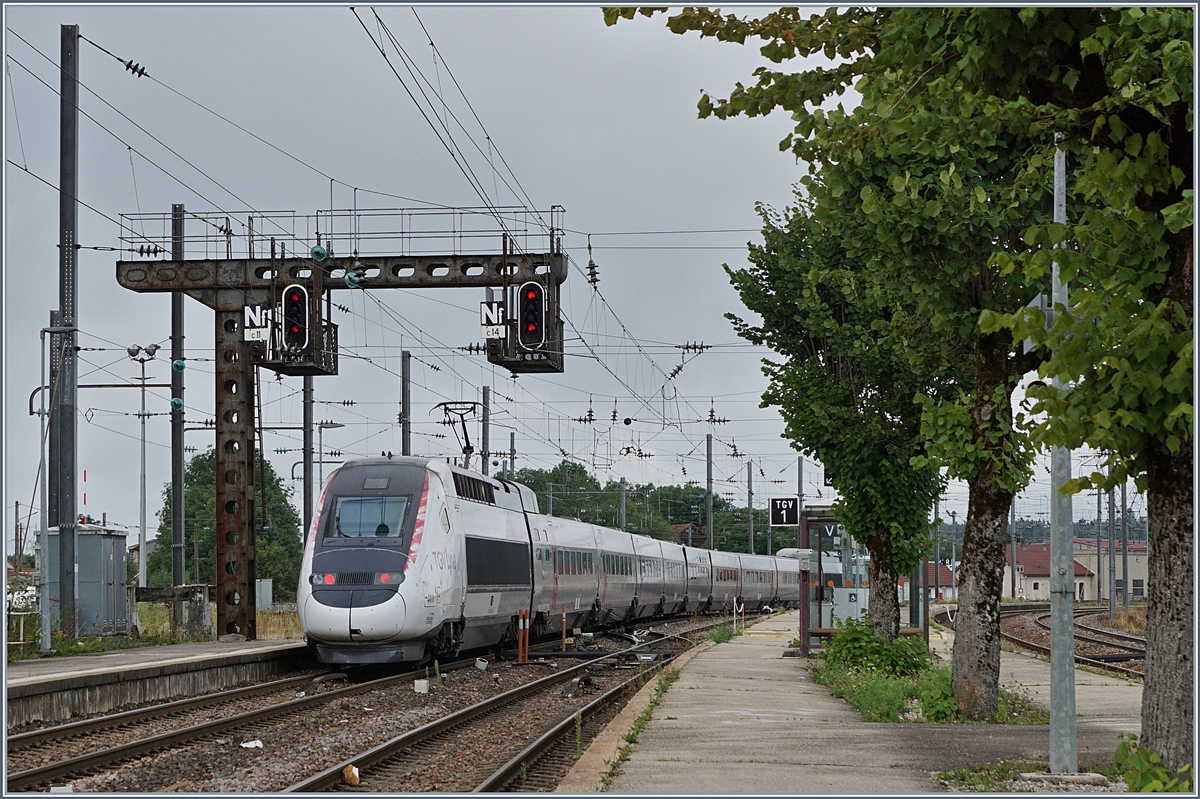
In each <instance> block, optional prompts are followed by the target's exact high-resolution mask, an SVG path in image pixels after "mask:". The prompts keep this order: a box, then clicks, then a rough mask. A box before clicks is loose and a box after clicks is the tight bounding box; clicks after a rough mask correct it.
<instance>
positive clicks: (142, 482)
mask: <svg viewBox="0 0 1200 799" xmlns="http://www.w3.org/2000/svg"><path fill="white" fill-rule="evenodd" d="M126 352H128V353H129V357H130V358H131V359H133V360H135V361H137V362H138V364H139V365H141V367H142V378H141V380H142V409H141V410H140V411H138V418H139V419H141V421H142V472H141V476H140V478H139V486H138V494H139V498H140V504H139V508H138V587H139V588H145V587H146V416H147V414H146V361H151V360H154V353H156V352H158V345H157V344H147V345H146V346H145V347H139V346H138V345H137V344H134V345H132V346H131V347H129V349H127V350H126ZM143 355H144V356H145V357H142V356H143Z"/></svg>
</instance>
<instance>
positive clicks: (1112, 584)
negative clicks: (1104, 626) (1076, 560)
mask: <svg viewBox="0 0 1200 799" xmlns="http://www.w3.org/2000/svg"><path fill="white" fill-rule="evenodd" d="M1115 504H1116V495H1115V494H1114V493H1113V490H1112V489H1111V488H1110V489H1108V618H1110V619H1111V618H1113V617H1115V616H1116V615H1117V559H1116V558H1115V557H1114V556H1115V555H1116V554H1117V524H1116V519H1114V518H1113V515H1114V514H1115V512H1116V507H1115Z"/></svg>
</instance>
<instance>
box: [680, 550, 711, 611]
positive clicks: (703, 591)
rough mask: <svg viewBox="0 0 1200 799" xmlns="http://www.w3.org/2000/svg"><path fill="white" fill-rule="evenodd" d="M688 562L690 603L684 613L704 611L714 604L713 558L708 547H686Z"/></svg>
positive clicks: (685, 552)
mask: <svg viewBox="0 0 1200 799" xmlns="http://www.w3.org/2000/svg"><path fill="white" fill-rule="evenodd" d="M683 557H684V560H685V561H686V562H687V581H688V590H687V595H688V604H687V607H685V608H684V609H683V612H684V613H704V612H705V611H707V610H708V608H709V606H710V605H711V604H712V586H713V584H712V558H711V557H710V555H709V552H708V550H706V549H697V548H696V547H684V548H683Z"/></svg>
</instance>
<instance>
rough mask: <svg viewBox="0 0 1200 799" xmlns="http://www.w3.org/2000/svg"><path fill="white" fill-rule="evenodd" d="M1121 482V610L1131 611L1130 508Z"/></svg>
mask: <svg viewBox="0 0 1200 799" xmlns="http://www.w3.org/2000/svg"><path fill="white" fill-rule="evenodd" d="M1126 482H1127V481H1125V480H1122V481H1121V584H1122V585H1124V586H1125V590H1124V591H1122V592H1121V609H1122V610H1129V506H1128V505H1126V504H1125V483H1126Z"/></svg>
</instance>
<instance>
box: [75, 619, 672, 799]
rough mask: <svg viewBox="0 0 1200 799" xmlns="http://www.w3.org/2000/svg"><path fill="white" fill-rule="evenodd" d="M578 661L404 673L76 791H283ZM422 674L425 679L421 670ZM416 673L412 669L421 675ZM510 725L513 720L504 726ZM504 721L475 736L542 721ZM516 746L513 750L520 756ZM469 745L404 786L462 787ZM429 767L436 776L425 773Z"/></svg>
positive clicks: (537, 714)
mask: <svg viewBox="0 0 1200 799" xmlns="http://www.w3.org/2000/svg"><path fill="white" fill-rule="evenodd" d="M682 626H684V625H682V624H676V625H673V627H682ZM656 628H658V629H660V630H661V629H663V625H656ZM626 645H627V644H623V643H621V642H617V641H614V640H612V639H608V640H606V639H603V638H601V637H597V639H596V647H597V648H603V649H605V650H609V649H612V648H624V647H625V646H626ZM651 648H653V649H656V650H661V649H681V648H683V643H682V642H678V643H676V644H670V645H669V644H668V643H667V642H665V641H664V642H662V643H661V644H654V645H652V647H651ZM534 654H535V656H536V654H537V653H534ZM578 663H579V661H578V660H570V659H561V660H551V661H546V662H545V663H541V664H539V663H533V664H528V665H517V664H515V663H507V662H498V661H491V662H490V663H489V667H488V669H487V671H486V672H484V671H480V670H479V669H476V668H470V667H468V668H464V669H459V670H457V671H453V672H448V673H445V674H443V675H442V677H443V685H442V687H441V688H437V687H434V686H433V685H432V683H433V682H434V681H433V675H432V674H431V675H430V679H431V689H432V690H431V692H430V693H428V694H418V693H416V692H415V691H414V689H413V687H412V683H411V682H409V681H407V680H404V681H401V682H400V683H398V684H395V685H393V686H390V687H389V688H387V689H380V690H378V691H372V692H369V693H365V694H359V695H356V696H353V697H348V698H346V699H343V700H335V701H334V702H332V703H330V704H327V705H322V706H320V707H319V708H314V709H312V710H310V711H307V712H304V713H300V714H296V715H293V716H289V717H285V718H280V719H274V720H272V721H269V722H265V723H263V724H260V725H256V726H254V727H247V728H243V729H240V730H237V731H236V733H235V732H230V733H226V734H222V735H218V736H213V737H211V738H209V739H207V740H204V741H201V742H197V743H192V744H190V745H187V746H181V747H177V748H174V749H171V750H168V751H161V752H157V753H154V754H152V755H148V756H146V757H143V758H139V759H138V760H136V761H131V762H128V763H125V764H123V765H121V766H118V767H117V768H115V769H112V770H108V771H106V772H104V773H101V774H96V775H93V776H89V777H82V778H79V779H76V780H75V781H74V782H73V783H72V788H73V790H75V791H105V792H118V793H121V792H172V791H213V792H232V791H236V792H245V791H251V792H260V791H261V792H267V791H278V790H281V789H283V788H286V787H288V786H289V785H293V784H295V783H296V782H299V781H300V780H302V779H304V778H305V777H307V776H310V775H312V774H315V773H317V772H319V771H322V770H324V769H325V768H328V767H330V766H332V765H334V764H336V763H338V762H341V761H342V760H345V759H347V758H350V757H352V756H354V755H356V754H358V753H360V752H362V751H365V750H367V749H369V748H371V747H373V746H376V745H378V744H380V743H383V742H384V741H387V740H389V739H391V738H394V737H396V736H397V735H400V734H402V733H404V732H407V731H408V730H411V729H415V728H416V727H419V726H421V725H423V724H427V723H429V722H431V721H434V720H436V719H438V718H441V717H443V716H445V715H447V714H449V713H453V712H455V711H458V710H461V709H462V708H464V707H468V706H470V705H473V704H476V703H478V702H481V701H483V700H484V699H487V698H490V697H491V696H494V695H496V694H498V693H502V692H504V691H509V690H512V689H513V688H516V687H518V686H519V685H523V684H525V683H527V682H530V681H532V680H536V679H540V678H542V677H544V676H546V675H548V674H551V673H552V672H553V671H554V670H557V669H564V668H569V667H570V666H574V665H577V664H578ZM615 673H616V675H617V676H614V677H613V678H612V679H611V680H609V679H601V678H600V676H599V675H597V676H595V677H594V678H593V679H594V680H595V683H596V684H595V685H594V686H593V688H592V689H590V690H589V691H588V692H587V694H588V695H582V696H580V697H576V698H574V699H569V700H568V699H564V698H562V697H561V688H559V689H556V690H552V691H551V692H549V696H548V697H546V698H545V699H544V700H543V701H542V702H541V704H540V705H539V709H537V710H535V711H533V713H534V715H533V717H534V718H538V719H553V720H554V721H557V720H558V719H561V718H563V717H565V715H567V714H569V713H570V712H573V711H574V710H575V709H576V708H577V707H579V706H582V705H583V704H585V703H586V702H587V701H590V699H591V696H592V695H594V694H595V693H598V692H599V690H601V689H602V688H603V687H604V686H605V684H606V683H608V682H612V683H613V684H615V683H616V682H617V681H619V679H620V680H623V679H627V678H628V677H629V676H631V674H632V672H631V671H629V670H619V671H616V672H615ZM420 676H421V678H424V675H423V674H422V675H420ZM416 677H417V675H414V679H415V678H416ZM506 723H507V724H508V725H509V726H507V727H506V726H504V725H505V724H506ZM497 725H498V726H494V727H493V728H492V729H490V730H489V731H488V732H487V733H485V734H484V735H483V736H482V737H481V738H479V739H478V740H477V741H475V743H474V744H473V746H474V748H475V749H476V750H478V751H491V750H493V749H495V748H496V745H495V742H496V741H497V740H506V741H509V742H510V743H512V745H513V746H517V742H519V741H522V740H524V738H526V737H527V738H528V740H529V741H531V740H532V739H533V737H535V736H534V734H533V733H532V732H529V733H528V734H526V733H527V731H528V730H529V729H530V728H531V727H533V726H536V725H532V724H530V722H529V717H524V718H522V717H521V716H518V717H516V718H515V719H513V720H511V721H510V722H497ZM539 732H540V731H539ZM256 742H257V743H256ZM525 743H528V741H525ZM524 745H525V744H524V743H522V744H520V746H524ZM519 748H520V747H517V748H516V749H514V750H513V754H515V753H516V751H519ZM462 749H463V748H462V747H461V746H459V747H457V750H456V753H448V754H446V755H445V757H446V761H445V765H444V767H443V769H442V770H441V771H437V770H435V771H433V772H425V776H421V775H414V777H413V781H412V782H411V786H412V787H406V788H404V789H403V790H453V789H454V788H449V787H437V786H442V785H450V784H454V785H457V781H456V780H455V779H454V778H455V777H456V776H457V775H456V771H461V763H462V762H463V751H462ZM468 751H470V747H468ZM497 765H499V763H497ZM430 773H432V774H433V775H434V776H433V777H430V776H428V775H429V774H430ZM467 787H470V786H467Z"/></svg>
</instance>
